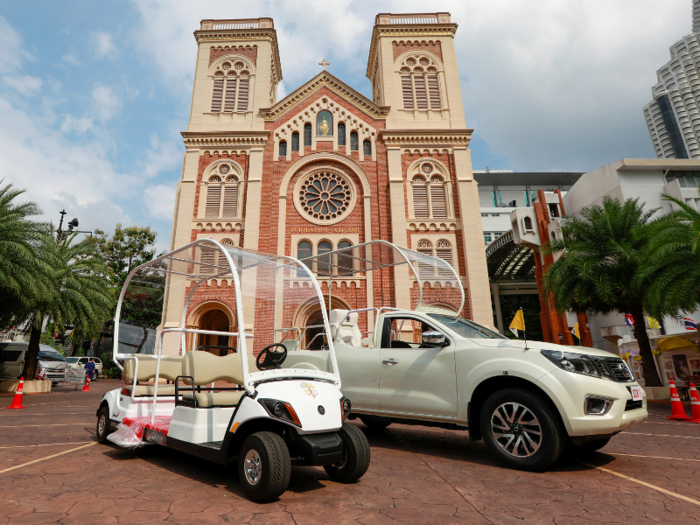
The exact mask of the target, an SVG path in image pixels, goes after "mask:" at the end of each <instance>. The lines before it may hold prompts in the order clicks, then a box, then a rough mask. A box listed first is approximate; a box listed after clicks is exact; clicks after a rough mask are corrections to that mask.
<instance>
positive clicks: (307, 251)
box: [297, 241, 313, 277]
mask: <svg viewBox="0 0 700 525" xmlns="http://www.w3.org/2000/svg"><path fill="white" fill-rule="evenodd" d="M312 255H313V251H312V247H311V243H310V242H309V241H301V242H300V243H299V244H298V245H297V259H299V260H302V259H306V258H307V257H311V256H312ZM297 277H307V275H306V272H304V271H303V270H297Z"/></svg>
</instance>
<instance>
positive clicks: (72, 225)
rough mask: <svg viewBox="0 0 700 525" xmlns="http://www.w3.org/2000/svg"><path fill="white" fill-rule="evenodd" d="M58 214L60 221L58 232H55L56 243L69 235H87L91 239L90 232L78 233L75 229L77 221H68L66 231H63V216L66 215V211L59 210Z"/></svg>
mask: <svg viewBox="0 0 700 525" xmlns="http://www.w3.org/2000/svg"><path fill="white" fill-rule="evenodd" d="M59 213H60V214H61V220H60V222H59V223H58V230H56V242H61V240H62V239H63V238H64V237H65V236H66V235H68V234H71V233H87V234H88V235H89V236H90V237H92V232H87V231H79V230H76V229H75V228H77V227H78V225H79V224H80V223H79V222H78V219H73V220H72V221H70V222H69V223H68V229H67V230H64V229H63V216H64V215H65V214H66V210H61V211H60V212H59Z"/></svg>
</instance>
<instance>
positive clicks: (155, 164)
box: [141, 132, 182, 179]
mask: <svg viewBox="0 0 700 525" xmlns="http://www.w3.org/2000/svg"><path fill="white" fill-rule="evenodd" d="M172 135H173V137H172V138H171V139H169V140H166V141H161V140H160V138H158V136H157V135H153V136H152V137H151V148H150V149H149V150H148V151H146V152H145V154H144V161H143V163H142V164H143V170H142V172H141V174H142V175H143V176H144V177H145V178H148V179H152V178H154V177H156V176H157V175H158V174H160V173H163V172H166V171H171V170H174V169H177V168H178V166H180V165H182V146H181V144H182V141H181V140H179V139H180V137H179V136H177V133H176V132H175V133H172Z"/></svg>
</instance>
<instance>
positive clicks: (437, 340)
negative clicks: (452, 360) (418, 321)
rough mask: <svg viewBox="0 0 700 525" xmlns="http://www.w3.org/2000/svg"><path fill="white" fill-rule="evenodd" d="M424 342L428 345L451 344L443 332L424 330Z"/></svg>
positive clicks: (442, 345)
mask: <svg viewBox="0 0 700 525" xmlns="http://www.w3.org/2000/svg"><path fill="white" fill-rule="evenodd" d="M423 344H424V345H427V346H437V347H444V346H447V345H449V344H450V343H448V342H447V337H445V334H443V333H441V332H423Z"/></svg>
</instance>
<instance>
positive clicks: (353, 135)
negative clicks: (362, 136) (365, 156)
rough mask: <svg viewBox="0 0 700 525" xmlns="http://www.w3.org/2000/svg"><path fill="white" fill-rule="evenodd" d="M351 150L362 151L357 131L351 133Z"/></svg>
mask: <svg viewBox="0 0 700 525" xmlns="http://www.w3.org/2000/svg"><path fill="white" fill-rule="evenodd" d="M350 149H351V150H352V151H360V143H359V140H358V138H357V131H351V132H350Z"/></svg>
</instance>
